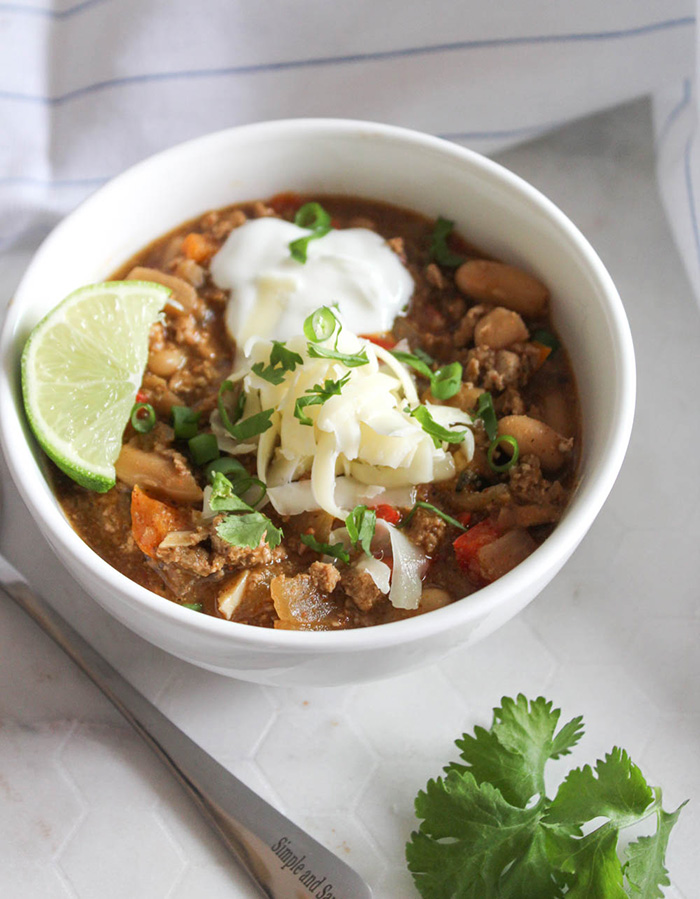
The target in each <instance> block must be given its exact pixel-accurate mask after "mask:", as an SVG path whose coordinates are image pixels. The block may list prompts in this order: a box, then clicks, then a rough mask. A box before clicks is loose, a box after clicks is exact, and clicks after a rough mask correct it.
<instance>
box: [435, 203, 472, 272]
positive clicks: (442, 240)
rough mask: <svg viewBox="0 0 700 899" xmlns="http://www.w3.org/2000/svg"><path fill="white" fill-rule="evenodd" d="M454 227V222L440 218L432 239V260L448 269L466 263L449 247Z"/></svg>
mask: <svg viewBox="0 0 700 899" xmlns="http://www.w3.org/2000/svg"><path fill="white" fill-rule="evenodd" d="M454 226H455V223H454V222H452V221H450V220H449V219H445V218H443V217H442V216H440V217H439V218H438V220H437V221H436V222H435V227H434V228H433V233H432V235H431V238H430V249H429V255H430V258H431V259H433V260H434V261H435V262H437V263H439V264H440V265H445V266H447V267H448V268H456V267H457V266H458V265H461V264H462V263H463V262H464V261H465V257H464V256H460V254H459V253H453V252H452V250H451V249H450V248H449V247H448V246H447V239H448V238H449V236H450V234H452V230H453V228H454Z"/></svg>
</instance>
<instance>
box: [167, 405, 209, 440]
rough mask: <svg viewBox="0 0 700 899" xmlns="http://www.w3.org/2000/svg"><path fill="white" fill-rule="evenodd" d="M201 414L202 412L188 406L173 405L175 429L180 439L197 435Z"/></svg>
mask: <svg viewBox="0 0 700 899" xmlns="http://www.w3.org/2000/svg"><path fill="white" fill-rule="evenodd" d="M201 415H202V413H201V412H195V411H194V409H190V408H189V407H188V406H173V408H172V416H173V430H174V431H175V436H176V437H177V439H178V440H189V439H190V437H194V436H195V434H196V433H197V425H198V423H199V419H200V418H201Z"/></svg>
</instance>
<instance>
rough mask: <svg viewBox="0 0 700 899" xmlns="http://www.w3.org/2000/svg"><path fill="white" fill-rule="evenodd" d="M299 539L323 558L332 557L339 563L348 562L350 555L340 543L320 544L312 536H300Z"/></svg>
mask: <svg viewBox="0 0 700 899" xmlns="http://www.w3.org/2000/svg"><path fill="white" fill-rule="evenodd" d="M299 539H300V540H301V542H302V543H305V544H306V546H308V547H310V548H311V549H313V550H315V551H316V552H317V553H323V554H324V555H325V556H333V557H334V558H336V559H340V561H341V562H346V563H347V562H349V561H350V553H349V552H348V551H347V549H345V547H344V546H343V544H342V543H321V542H320V541H319V540H317V539H316V538H315V537H314V536H313V534H302V535H301V536H300V537H299Z"/></svg>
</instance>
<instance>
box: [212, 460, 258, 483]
mask: <svg viewBox="0 0 700 899" xmlns="http://www.w3.org/2000/svg"><path fill="white" fill-rule="evenodd" d="M217 471H218V472H219V473H220V474H225V475H227V476H228V475H233V476H234V479H235V478H237V477H239V476H240V477H248V471H247V469H246V468H245V466H244V465H243V464H242V463H241V462H239V461H238V459H234V458H233V456H221V457H220V458H218V459H214V460H213V461H212V462H208V463H207V466H206V468H205V469H204V474H205V476H206V479H207V480H208V481H212V480H213V479H214V475H215V474H216V472H217Z"/></svg>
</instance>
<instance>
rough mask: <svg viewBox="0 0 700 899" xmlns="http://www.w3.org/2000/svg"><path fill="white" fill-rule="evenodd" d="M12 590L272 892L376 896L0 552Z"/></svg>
mask: <svg viewBox="0 0 700 899" xmlns="http://www.w3.org/2000/svg"><path fill="white" fill-rule="evenodd" d="M0 592H4V593H6V594H7V595H8V596H10V597H11V598H12V599H14V601H15V602H16V603H17V605H19V606H20V607H21V608H22V609H24V611H25V612H27V614H28V615H29V616H30V617H31V618H33V619H34V621H36V623H37V624H38V625H39V626H40V627H41V628H43V630H44V631H46V633H47V634H48V635H49V636H50V637H51V638H52V639H53V640H55V641H56V643H58V645H59V646H60V647H61V649H63V650H64V651H65V652H66V653H67V654H68V655H69V656H70V657H71V658H72V659H73V661H74V662H75V663H76V664H77V665H78V667H80V668H82V670H83V671H84V672H85V674H87V676H88V677H89V678H90V679H91V680H92V681H93V683H95V684H96V685H97V686H98V687H99V688H100V690H102V692H103V693H104V694H105V696H106V697H107V698H108V699H109V700H110V701H111V702H112V703H113V704H114V705H115V706H116V708H117V709H118V710H119V711H120V712H121V713H122V715H123V716H124V717H125V718H126V720H127V721H128V722H129V723H130V724H131V725H133V727H134V729H135V730H136V732H137V733H138V734H140V735H141V736H142V737H143V739H144V740H145V741H146V743H148V745H149V746H150V747H151V749H153V750H154V752H155V753H156V754H157V755H158V756H159V757H160V759H161V761H162V762H163V763H164V764H165V765H166V766H167V767H168V768H170V770H171V771H172V773H173V774H174V775H175V776H176V777H177V778H178V780H179V781H180V783H181V784H182V786H183V787H184V788H185V790H186V791H187V792H188V793H189V795H190V796H191V798H192V799H193V800H194V802H195V803H196V805H197V807H198V808H199V810H200V812H201V813H202V815H203V816H204V818H205V819H206V821H207V822H208V823H209V825H210V826H211V827H212V828H213V830H214V831H215V832H216V833H217V834H218V836H219V837H220V838H221V840H223V842H224V845H225V846H226V847H227V848H228V850H229V851H230V852H231V853H232V855H234V856H235V858H236V859H237V860H238V861H239V862H240V864H241V865H242V866H243V867H244V868H245V870H246V871H247V873H248V874H249V875H250V877H251V878H252V880H253V882H254V883H255V884H256V885H257V886H258V888H259V890H260V892H261V894H262V895H263V896H268V897H271V899H306V897H308V899H317V897H323V899H371V897H372V891H371V890H370V888H369V886H368V885H367V884H366V883H365V882H364V880H363V879H362V878H361V877H360V876H359V874H357V872H356V871H353V869H352V868H350V867H349V866H348V865H346V864H345V862H342V861H341V860H340V859H339V858H337V857H336V856H335V855H333V853H332V852H330V851H329V850H328V849H326V848H325V847H324V846H322V845H321V844H320V843H318V842H316V840H314V839H313V838H312V837H310V836H309V834H307V833H305V832H304V831H303V830H301V828H299V827H297V826H296V824H293V823H292V822H291V821H290V820H289V819H288V818H285V816H284V815H282V814H281V813H280V812H278V811H277V810H276V809H275V808H273V807H272V806H271V805H269V804H268V803H267V802H265V801H264V800H263V799H261V798H260V797H259V796H258V795H257V794H256V793H254V792H253V791H252V790H250V789H249V788H248V787H246V785H245V784H243V783H241V781H240V780H238V778H236V777H234V776H233V774H231V772H230V771H228V770H227V769H226V768H224V767H223V766H222V765H220V764H219V763H218V762H216V761H214V759H213V758H211V756H209V755H207V753H206V752H204V751H203V750H202V749H200V747H199V746H197V744H196V743H193V742H192V740H190V739H189V737H187V736H185V734H183V733H182V731H181V730H179V729H178V728H177V727H175V725H174V724H173V723H172V721H170V720H168V718H166V717H165V715H163V714H161V712H159V711H158V709H157V708H156V707H155V706H153V705H151V703H150V702H148V700H147V699H145V698H144V697H143V696H142V695H141V694H140V693H139V692H138V691H137V690H135V689H134V688H133V687H132V686H131V684H129V683H128V682H127V681H126V680H125V679H124V678H123V677H122V676H121V675H120V674H119V673H118V672H117V671H116V670H115V669H114V668H112V666H111V665H109V664H108V663H107V662H106V661H105V659H103V658H102V656H100V655H99V654H98V653H97V652H95V650H94V649H93V648H92V647H91V646H90V645H89V644H88V643H86V642H85V640H83V638H82V637H81V636H80V635H79V634H77V633H76V631H74V630H73V628H72V627H71V626H70V625H69V624H68V623H67V622H66V621H65V620H64V619H63V618H61V616H60V615H58V614H57V613H56V612H55V611H54V610H53V608H52V607H51V606H50V605H49V604H48V603H47V602H46V601H45V600H43V599H42V598H41V597H39V596H37V595H36V594H35V593H34V592H33V591H32V590H31V589H30V588H29V586H28V585H27V583H26V582H25V581H24V580H23V579H22V578H21V576H20V575H19V574H18V573H17V571H16V570H15V569H14V568H13V567H12V566H11V565H10V564H9V563H8V562H7V561H6V560H5V559H4V558H3V557H2V556H1V555H0Z"/></svg>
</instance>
